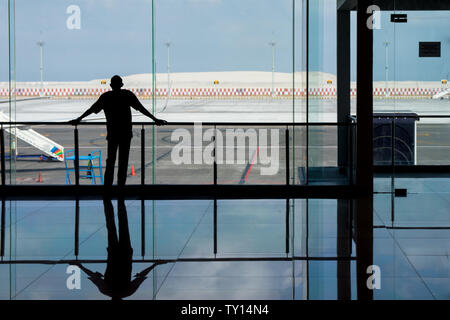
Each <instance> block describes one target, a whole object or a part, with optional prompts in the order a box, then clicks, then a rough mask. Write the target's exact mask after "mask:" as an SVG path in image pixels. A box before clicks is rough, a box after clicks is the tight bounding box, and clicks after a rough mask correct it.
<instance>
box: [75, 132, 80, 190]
mask: <svg viewBox="0 0 450 320" xmlns="http://www.w3.org/2000/svg"><path fill="white" fill-rule="evenodd" d="M74 142H75V161H74V164H75V185H76V186H79V185H80V146H79V143H78V127H77V126H75V130H74Z"/></svg>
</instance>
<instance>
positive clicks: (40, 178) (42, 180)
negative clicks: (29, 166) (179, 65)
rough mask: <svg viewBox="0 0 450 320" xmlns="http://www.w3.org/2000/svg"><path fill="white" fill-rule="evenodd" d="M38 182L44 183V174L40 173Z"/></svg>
mask: <svg viewBox="0 0 450 320" xmlns="http://www.w3.org/2000/svg"><path fill="white" fill-rule="evenodd" d="M36 182H44V179H42V172H39V177H38V178H37V179H36Z"/></svg>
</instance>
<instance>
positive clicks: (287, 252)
mask: <svg viewBox="0 0 450 320" xmlns="http://www.w3.org/2000/svg"><path fill="white" fill-rule="evenodd" d="M289 205H290V199H286V254H289V237H290V234H289V211H290V208H289Z"/></svg>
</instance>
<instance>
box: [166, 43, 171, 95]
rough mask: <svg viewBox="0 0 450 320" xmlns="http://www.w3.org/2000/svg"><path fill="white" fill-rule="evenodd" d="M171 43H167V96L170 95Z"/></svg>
mask: <svg viewBox="0 0 450 320" xmlns="http://www.w3.org/2000/svg"><path fill="white" fill-rule="evenodd" d="M170 45H171V43H170V41H167V42H166V47H167V95H168V96H169V95H170Z"/></svg>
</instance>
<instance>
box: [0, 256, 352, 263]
mask: <svg viewBox="0 0 450 320" xmlns="http://www.w3.org/2000/svg"><path fill="white" fill-rule="evenodd" d="M292 260H300V261H351V260H357V257H354V256H347V257H345V256H344V257H335V256H332V257H331V256H328V257H307V256H293V257H242V258H241V257H236V258H233V257H230V258H225V257H224V258H178V259H133V260H132V263H155V264H166V263H176V262H246V261H248V262H253V261H260V262H264V261H292ZM106 262H107V260H106V259H78V260H69V259H68V260H3V261H0V265H2V264H74V265H75V264H77V263H79V264H83V263H86V264H87V263H106Z"/></svg>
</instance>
